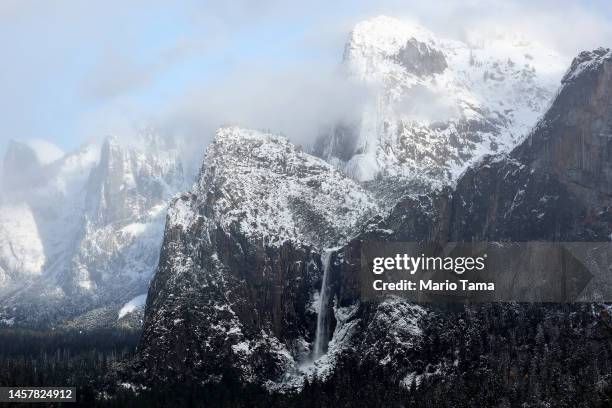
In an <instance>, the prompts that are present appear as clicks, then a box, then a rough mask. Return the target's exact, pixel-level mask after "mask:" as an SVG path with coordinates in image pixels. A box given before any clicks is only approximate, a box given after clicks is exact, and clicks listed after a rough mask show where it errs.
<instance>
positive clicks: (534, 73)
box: [315, 16, 569, 189]
mask: <svg viewBox="0 0 612 408" xmlns="http://www.w3.org/2000/svg"><path fill="white" fill-rule="evenodd" d="M467 37H468V38H467V39H464V40H456V39H449V38H442V37H440V36H437V35H436V34H434V33H432V32H430V31H428V30H427V29H425V28H422V27H420V26H418V25H416V24H412V23H406V22H403V21H400V20H397V19H395V18H391V17H385V16H380V17H376V18H373V19H370V20H366V21H363V22H361V23H359V24H357V25H356V26H355V27H354V29H353V31H352V33H351V35H350V37H349V40H348V42H347V44H346V49H345V53H344V64H345V66H346V68H347V70H348V72H349V73H350V75H352V76H353V77H355V78H357V79H358V80H359V81H362V82H363V83H365V84H368V85H369V86H371V87H372V89H374V95H375V96H374V97H373V98H372V100H371V101H370V102H369V103H368V104H367V105H366V106H365V108H364V109H363V112H362V114H361V119H360V121H358V123H344V124H339V125H338V126H336V128H335V129H334V130H333V131H331V132H329V134H327V135H325V136H324V137H323V138H321V140H319V142H318V143H317V145H316V146H315V154H317V155H318V156H320V157H323V158H324V159H326V160H328V161H330V162H333V163H335V164H336V165H338V166H339V167H340V168H342V169H343V170H344V171H345V172H346V173H347V174H349V175H351V176H352V177H353V178H355V179H357V180H360V181H368V180H373V179H375V178H379V179H380V178H383V179H385V178H386V179H393V178H395V177H400V178H401V179H402V183H404V184H405V183H411V184H420V185H421V186H424V187H425V189H429V188H431V187H432V186H433V187H439V186H441V185H445V184H448V183H449V182H452V181H454V180H456V178H457V176H458V175H459V174H460V173H461V171H462V170H463V169H465V168H466V167H467V166H468V165H469V164H470V163H472V162H473V161H474V160H475V159H477V158H479V157H481V156H482V155H484V154H487V153H500V152H503V151H508V150H509V149H511V148H512V147H514V146H515V145H516V144H517V143H518V142H519V141H520V140H521V138H522V137H524V136H525V135H526V134H527V133H528V131H529V130H530V129H531V127H532V126H533V125H534V124H535V123H536V121H537V118H538V117H539V116H540V115H541V114H542V113H543V111H544V110H545V108H546V107H547V106H548V104H549V102H550V100H551V98H552V97H553V95H554V92H555V90H556V88H557V86H558V83H559V80H560V78H561V76H562V75H563V72H564V70H565V69H566V67H567V65H568V64H569V61H567V60H565V59H564V58H563V57H561V56H560V55H559V54H557V53H556V52H555V51H554V50H550V49H547V48H545V47H544V46H542V45H540V44H538V43H536V42H533V41H529V40H528V39H525V38H522V37H520V36H518V35H516V34H508V33H486V34H485V33H483V34H478V33H472V34H470V35H468V36H467Z"/></svg>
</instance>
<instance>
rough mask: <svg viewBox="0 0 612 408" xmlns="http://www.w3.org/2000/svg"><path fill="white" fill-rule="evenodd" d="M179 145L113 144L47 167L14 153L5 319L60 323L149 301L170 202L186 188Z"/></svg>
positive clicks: (7, 191)
mask: <svg viewBox="0 0 612 408" xmlns="http://www.w3.org/2000/svg"><path fill="white" fill-rule="evenodd" d="M173 143H174V142H173V141H170V140H167V139H162V138H160V137H156V136H152V135H144V136H142V137H140V138H138V139H137V140H134V141H133V143H132V145H129V146H128V145H125V144H123V145H121V144H119V143H118V141H117V140H116V139H114V138H108V139H107V140H105V141H104V143H102V145H101V146H97V145H93V144H92V145H86V146H84V147H83V148H81V149H80V150H78V151H76V152H74V153H70V154H66V155H61V157H59V158H57V159H55V160H52V161H50V162H48V163H43V162H41V161H39V160H37V159H36V157H37V156H36V151H35V149H34V148H33V147H32V146H30V145H28V144H18V143H13V144H12V145H11V146H12V147H10V148H9V150H8V151H7V156H6V158H5V161H4V173H3V181H2V193H3V194H2V197H1V199H0V207H1V211H0V214H2V215H0V243H1V245H0V301H1V302H0V303H1V305H2V308H1V309H0V315H1V316H2V317H1V318H3V319H10V320H11V321H12V322H14V324H27V325H40V324H54V323H56V322H57V321H59V320H62V319H66V318H70V317H75V316H77V315H78V314H80V313H84V312H86V311H91V310H92V309H96V308H108V307H110V308H113V307H114V308H120V307H121V305H122V304H123V303H125V302H127V301H128V300H130V299H132V298H134V297H135V296H137V295H141V294H144V293H145V292H146V290H147V286H148V283H149V280H150V277H151V275H152V273H153V271H154V269H155V266H156V265H157V260H158V256H159V248H160V245H161V240H162V236H163V224H164V220H165V210H166V207H167V203H168V201H169V199H170V197H172V195H174V194H175V193H176V192H177V191H182V190H185V189H186V188H187V187H188V186H189V179H190V177H189V175H188V174H187V169H185V163H184V162H185V160H184V156H182V155H181V154H180V147H181V146H180V145H179V144H174V145H173ZM24 166H25V168H27V171H20V170H19V169H20V168H22V167H24ZM17 177H18V179H17ZM101 310H102V309H101ZM115 313H116V312H115Z"/></svg>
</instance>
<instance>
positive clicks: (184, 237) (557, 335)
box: [138, 49, 612, 406]
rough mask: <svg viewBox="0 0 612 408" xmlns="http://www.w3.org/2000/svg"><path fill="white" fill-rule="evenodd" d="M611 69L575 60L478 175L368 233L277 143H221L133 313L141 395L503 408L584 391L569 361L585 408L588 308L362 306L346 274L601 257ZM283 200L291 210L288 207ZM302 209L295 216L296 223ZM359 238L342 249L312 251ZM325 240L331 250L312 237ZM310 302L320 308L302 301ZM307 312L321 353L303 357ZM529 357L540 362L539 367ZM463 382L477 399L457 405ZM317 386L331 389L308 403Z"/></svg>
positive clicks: (333, 189)
mask: <svg viewBox="0 0 612 408" xmlns="http://www.w3.org/2000/svg"><path fill="white" fill-rule="evenodd" d="M611 69H612V54H611V53H610V51H609V50H604V49H599V50H595V51H592V52H585V53H582V54H580V55H579V56H578V57H577V58H576V59H575V60H574V62H573V63H572V66H571V68H570V70H569V71H568V72H567V74H566V75H565V76H564V78H563V82H562V86H561V89H560V91H559V93H558V95H557V96H556V98H555V100H554V101H553V103H552V105H551V107H550V109H549V110H548V112H547V113H546V115H545V116H544V117H543V118H542V119H541V120H540V122H539V123H538V125H537V126H536V127H535V128H534V130H533V131H532V132H531V133H530V135H529V137H528V138H526V139H525V140H524V141H523V142H522V143H521V144H520V146H518V147H517V148H515V149H514V150H513V151H512V152H510V153H508V154H504V155H500V156H496V157H487V158H485V159H483V160H481V161H479V162H478V163H476V164H475V165H474V166H473V167H471V168H470V169H468V170H467V171H466V172H465V173H464V174H463V175H462V176H461V177H460V179H459V180H458V182H457V184H456V187H455V188H453V189H451V188H446V189H442V190H439V191H436V192H432V193H429V194H424V195H420V196H419V195H412V196H407V197H405V198H404V199H402V200H401V201H399V202H398V203H397V204H396V205H395V206H394V207H393V208H392V209H391V211H390V212H389V213H388V214H386V215H384V216H381V215H377V216H375V217H373V218H370V219H368V220H367V221H366V217H365V216H366V215H369V214H371V211H372V210H375V209H376V205H375V204H374V203H373V202H372V200H371V198H369V197H370V196H369V194H368V193H367V192H366V191H364V190H363V189H362V188H361V187H360V186H359V185H358V184H355V183H353V182H351V181H350V180H348V179H346V178H344V177H342V176H341V175H340V174H339V173H337V172H336V171H334V170H333V169H331V168H330V166H328V165H326V164H325V163H323V162H321V161H318V160H315V159H313V158H311V157H309V156H308V155H306V154H304V153H301V152H296V151H295V149H294V148H293V147H291V146H290V145H289V144H287V142H286V141H283V140H282V139H278V138H275V137H272V136H269V135H259V134H257V133H253V132H246V131H239V130H236V129H225V130H222V131H220V133H219V136H218V139H217V141H216V143H215V144H214V145H213V146H212V147H211V148H210V150H209V153H208V155H207V163H210V165H207V166H205V167H204V169H203V172H202V174H201V178H200V181H199V183H198V185H197V186H196V188H195V189H194V190H193V191H191V192H190V193H188V194H186V195H184V196H182V197H180V198H179V199H177V200H176V201H175V202H174V203H173V204H172V207H171V211H170V213H169V217H168V221H167V226H166V232H165V239H164V246H163V250H162V257H161V261H160V265H159V267H158V270H157V273H156V275H155V279H154V281H153V284H152V286H151V289H150V292H149V299H148V303H147V308H146V314H145V328H144V335H143V337H142V340H141V345H140V354H139V363H138V364H140V367H141V368H144V369H145V370H141V371H140V373H141V374H143V373H144V376H143V377H140V379H141V380H143V379H144V381H147V380H149V381H150V380H151V379H152V378H156V379H160V378H161V379H164V380H168V379H171V378H179V379H180V380H184V381H197V382H204V383H206V384H218V383H221V382H223V384H226V385H227V384H228V382H229V383H231V384H240V385H245V384H256V385H259V386H262V387H264V388H265V389H267V390H268V391H287V390H301V389H304V390H305V391H304V392H306V391H308V392H309V393H312V392H315V391H316V392H325V393H326V394H325V395H327V396H329V395H332V396H335V397H334V398H343V401H345V402H346V401H352V402H353V403H357V402H359V401H361V402H363V401H362V400H360V399H359V397H358V396H359V395H364V396H365V397H367V398H376V395H377V393H376V391H375V390H371V389H370V391H367V390H368V389H369V388H368V387H367V386H365V385H364V384H366V383H369V382H371V381H374V382H375V383H376V384H379V386H384V387H390V389H391V390H392V391H390V393H389V394H385V395H387V396H388V398H391V396H393V395H404V394H402V392H406V393H408V392H411V393H412V395H413V396H414V395H417V393H419V392H423V393H425V394H424V398H426V399H425V401H427V398H430V399H431V398H434V399H435V398H437V401H440V396H441V395H446V396H448V398H447V399H446V400H445V401H446V403H447V405H449V404H450V405H449V406H451V405H452V404H451V403H452V402H453V401H455V402H457V401H463V402H465V401H467V400H470V398H472V399H471V401H472V402H473V404H476V406H478V404H498V403H502V402H504V401H505V400H502V399H500V398H502V396H503V395H506V396H508V398H510V397H512V395H514V397H516V398H518V399H519V400H520V398H527V397H523V395H532V397H529V398H536V397H533V395H536V396H537V398H540V397H541V396H542V395H544V396H543V397H541V398H545V399H544V400H546V401H559V400H561V399H563V400H564V401H565V398H572V397H571V395H572V394H571V391H568V390H571V389H573V388H572V387H583V384H582V383H581V381H582V379H583V378H585V375H587V374H586V372H583V371H582V370H583V368H580V369H579V368H576V372H577V373H578V374H571V373H567V372H566V371H565V369H564V368H561V367H562V364H563V361H565V360H564V359H565V358H566V357H564V356H567V355H569V356H572V355H574V356H581V357H580V358H585V359H586V360H585V361H589V362H590V363H589V364H591V365H590V366H589V367H588V368H587V369H588V370H591V371H592V372H593V373H596V374H593V375H597V376H599V377H597V378H600V379H602V380H601V382H599V383H598V385H597V387H596V388H594V389H592V390H591V391H590V392H592V394H585V395H587V396H589V395H590V396H592V397H593V398H601V395H602V394H601V393H605V392H606V391H605V390H606V389H607V388H606V387H610V385H611V384H612V383H610V382H609V381H608V380H607V379H604V377H602V376H604V375H607V374H606V372H605V371H602V370H603V369H602V367H605V366H606V364H609V361H608V358H607V357H605V356H607V355H608V356H609V354H607V353H609V352H610V347H609V342H608V341H607V340H606V339H607V338H608V337H607V334H606V333H607V330H608V329H607V327H608V323H607V320H606V314H605V313H602V314H598V312H597V311H598V310H603V309H601V307H600V306H595V305H593V306H591V305H588V306H584V307H582V306H579V305H577V306H571V307H556V306H553V305H551V306H537V307H529V306H524V305H489V306H483V307H467V308H465V309H464V308H462V307H459V308H455V309H452V308H451V309H447V308H444V307H442V308H439V307H433V308H432V307H428V308H424V307H421V306H417V305H411V304H409V303H407V302H405V301H403V300H402V299H399V298H395V297H389V298H386V299H381V300H379V301H376V302H362V301H361V299H360V285H361V283H360V282H359V275H360V274H359V268H360V262H361V251H360V245H361V242H363V241H364V240H387V241H418V240H439V241H446V240H473V239H475V240H485V239H489V240H505V239H511V240H515V241H528V240H579V241H609V240H610V233H611V232H612V231H611V227H610V225H612V218H611V209H612V199H611V195H610V190H609V189H610V174H611V170H612V156H611V155H610V151H611V150H610V149H612V138H610V137H609V136H608V135H610V133H611V129H610V127H611V126H612V120H611V118H612V111H611V109H612V100H611V99H610V96H611V95H610V90H611V89H612V82H611V79H612V78H611V76H610V72H611ZM236 135H240V138H239V137H238V136H236ZM242 163H244V165H242ZM315 180H316V182H315ZM323 180H326V181H327V186H326V187H325V186H323V185H322V184H320V183H321V182H322V181H323ZM288 186H290V187H291V188H290V189H289V188H288ZM277 192H282V194H280V195H277ZM291 192H293V194H291ZM296 196H298V197H300V198H301V199H303V200H304V202H305V205H300V206H297V207H296V206H293V205H292V204H291V202H292V201H293V200H294V199H295V198H296ZM282 197H286V199H285V200H282ZM281 206H282V207H281ZM271 209H274V210H275V211H274V212H273V211H271ZM305 209H309V211H308V212H307V213H308V214H310V215H308V217H307V218H302V214H304V212H303V211H304V210H305ZM310 220H315V221H316V223H313V222H312V221H310ZM319 220H320V221H319ZM349 220H350V222H348V221H349ZM359 225H360V233H359V235H358V236H356V237H354V238H352V239H350V241H349V242H348V243H346V244H344V245H341V246H339V247H335V248H332V249H331V250H327V251H325V250H324V248H325V247H329V246H331V245H337V244H338V243H342V241H343V240H345V239H347V238H351V231H354V227H355V226H359ZM266 226H267V227H266ZM281 226H282V227H281ZM321 226H323V228H322V229H321ZM332 226H333V227H334V228H331V227H332ZM288 227H290V228H288ZM330 228H331V231H336V233H335V234H331V235H328V232H327V231H329V230H330ZM317 230H319V233H318V234H317V233H316V231H317ZM323 293H326V296H327V297H328V298H329V299H330V301H329V302H317V301H316V299H317V295H316V294H318V295H319V296H320V295H321V294H323ZM317 304H319V305H325V306H326V307H325V308H324V309H321V310H317V308H316V305H317ZM321 313H322V314H324V315H325V316H327V321H328V324H327V337H326V338H324V343H325V346H324V350H326V353H324V354H323V355H316V354H315V355H313V353H312V350H313V346H314V343H315V340H316V339H315V336H316V335H317V332H318V331H317V330H316V329H317V319H316V316H317V314H321ZM570 322H571V323H570ZM536 333H542V334H538V335H537V336H536ZM570 337H571V338H572V343H571V345H567V344H566V343H564V341H565V340H564V338H570ZM457 339H460V341H459V342H457ZM544 342H547V343H546V344H547V346H546V347H550V350H551V351H550V352H546V353H543V352H542V347H544V346H543V344H544ZM560 347H565V348H564V349H563V350H561V351H560V349H559V348H560ZM568 347H569V348H570V350H568V349H567V348H568ZM568 353H569V354H568ZM589 353H591V354H589ZM542 356H547V357H546V358H547V359H548V360H542V361H540V359H541V358H542ZM602 356H603V357H602ZM567 358H569V357H567ZM535 360H537V361H539V362H538V364H540V365H541V366H542V367H543V366H545V365H550V366H554V367H557V366H559V367H560V368H558V369H557V368H554V369H555V370H558V371H556V372H557V373H558V375H559V377H555V378H557V379H556V380H555V381H557V383H556V384H565V385H563V387H561V386H560V387H561V388H554V389H553V388H551V387H550V386H547V385H546V384H550V382H546V381H548V380H544V378H546V377H544V376H545V375H549V374H543V371H542V370H543V369H542V368H540V366H537V367H535V368H534V366H533V365H532V366H529V364H527V363H526V361H527V362H529V361H535ZM551 370H553V369H551ZM591 371H589V373H591ZM516 372H521V373H527V374H528V375H525V376H524V377H517V374H516ZM530 375H531V376H532V377H529V376H530ZM588 375H591V374H588ZM527 378H531V380H529V381H527ZM589 378H590V377H589ZM605 378H608V377H605ZM470 381H471V382H470ZM474 381H477V382H478V383H479V384H480V383H481V382H483V383H486V384H487V387H486V389H475V388H474V389H473V388H470V387H473V386H474ZM321 383H323V384H325V383H328V384H334V386H330V387H328V388H325V385H322V386H320V387H321V388H317V387H318V385H317V384H321ZM313 384H314V385H313ZM449 384H452V385H453V386H451V385H449ZM513 384H514V385H513ZM534 384H535V385H534ZM344 386H347V389H348V390H350V391H347V392H348V394H349V395H347V394H345V393H344V388H343V387H344ZM304 387H306V388H304ZM419 387H421V388H419ZM453 387H455V388H453ZM513 387H514V388H513ZM517 387H518V388H517ZM521 387H524V390H528V391H529V393H531V394H523V391H521V390H523V388H521ZM533 387H539V388H538V391H537V392H536V391H532V390H533V389H534V388H533ZM509 389H513V390H514V391H512V392H514V394H511V393H510V392H511V391H509ZM581 389H582V388H581ZM585 389H586V388H585ZM401 390H404V391H401ZM419 390H421V391H419ZM470 390H471V391H470ZM495 390H497V391H499V392H500V394H497V395H496V394H495V392H497V391H495ZM500 390H501V391H500ZM489 391H490V392H489ZM351 392H354V393H355V395H350V393H351ZM368 392H370V393H369V394H368ZM525 392H527V391H525ZM534 392H535V393H536V394H533V393H534ZM428 393H429V394H428ZM442 393H448V394H442ZM504 393H506V394H504ZM338 395H340V397H338ZM581 395H582V394H581ZM514 397H512V398H514ZM504 398H505V397H504ZM537 398H536V401H541V400H542V399H539V400H538V399H537ZM331 401H332V402H329V404H333V401H336V402H337V400H334V399H333V398H332V400H331ZM321 405H325V404H323V403H322V404H321ZM357 405H358V404H357ZM424 406H427V404H424Z"/></svg>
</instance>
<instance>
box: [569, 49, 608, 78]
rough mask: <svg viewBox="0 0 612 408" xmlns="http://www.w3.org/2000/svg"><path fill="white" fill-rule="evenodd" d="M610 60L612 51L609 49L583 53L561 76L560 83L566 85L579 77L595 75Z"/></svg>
mask: <svg viewBox="0 0 612 408" xmlns="http://www.w3.org/2000/svg"><path fill="white" fill-rule="evenodd" d="M611 60H612V50H610V49H609V48H598V49H596V50H593V51H583V52H581V53H580V54H578V56H577V57H576V58H574V60H573V61H572V65H571V66H570V67H569V69H568V70H567V73H566V74H565V75H564V76H563V79H562V80H561V82H562V83H563V84H567V83H569V82H571V81H573V80H575V79H576V78H578V77H579V76H580V75H584V74H588V73H596V72H597V71H598V70H600V69H601V67H602V66H603V65H604V64H606V63H608V64H609V63H610V61H611Z"/></svg>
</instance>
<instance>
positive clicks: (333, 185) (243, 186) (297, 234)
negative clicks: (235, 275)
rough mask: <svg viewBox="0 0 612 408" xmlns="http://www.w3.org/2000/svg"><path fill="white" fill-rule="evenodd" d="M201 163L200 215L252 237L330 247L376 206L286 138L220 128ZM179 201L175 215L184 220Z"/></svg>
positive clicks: (357, 187) (196, 191)
mask: <svg viewBox="0 0 612 408" xmlns="http://www.w3.org/2000/svg"><path fill="white" fill-rule="evenodd" d="M204 163H205V165H204V169H203V173H202V176H201V178H200V180H199V182H198V185H197V187H196V190H195V191H194V193H195V195H196V196H198V197H200V199H201V200H202V202H203V203H204V204H205V205H204V209H202V211H201V212H203V213H205V214H207V215H209V216H210V217H211V218H212V219H213V220H215V221H217V222H220V223H221V224H222V226H223V228H224V229H225V230H227V231H230V230H234V229H238V230H239V231H240V232H241V233H242V234H243V235H245V236H247V237H253V238H256V239H257V238H263V239H265V240H271V241H275V242H277V243H278V244H281V243H282V242H284V241H285V240H293V241H295V242H306V243H309V244H314V245H317V246H321V245H327V244H329V243H332V242H336V241H338V240H340V239H345V238H347V237H348V236H349V235H350V234H351V233H352V232H353V228H355V227H356V226H357V225H358V224H359V221H360V220H362V219H363V218H366V217H369V216H371V215H372V214H373V212H374V211H375V210H376V208H377V204H376V202H375V200H374V199H373V198H372V197H371V196H370V195H369V194H368V193H366V192H365V191H364V190H363V189H362V188H361V187H360V186H359V185H358V184H356V183H355V182H354V181H352V180H350V179H348V178H347V177H345V176H343V175H342V174H341V173H340V172H339V171H337V170H336V169H334V168H333V167H332V166H330V165H329V164H328V163H326V162H325V161H323V160H321V159H318V158H316V157H313V156H311V155H309V154H307V153H304V152H303V151H301V150H300V149H299V148H297V147H296V146H294V145H293V144H291V143H290V142H289V141H288V140H287V139H286V138H284V137H282V136H277V135H272V134H268V133H263V132H258V131H254V130H246V129H241V128H237V127H228V128H222V129H220V130H219V131H218V132H217V136H216V139H215V141H214V143H213V144H212V145H211V146H210V147H209V149H208V151H207V153H206V157H205V160H204ZM181 202H182V201H180V200H179V201H177V204H176V206H175V208H174V209H173V210H171V214H173V213H174V214H176V215H177V217H176V220H177V222H179V223H180V222H181V221H180V220H183V219H185V216H184V214H183V213H181V212H180V211H178V210H179V209H178V206H180V205H182V204H181Z"/></svg>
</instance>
